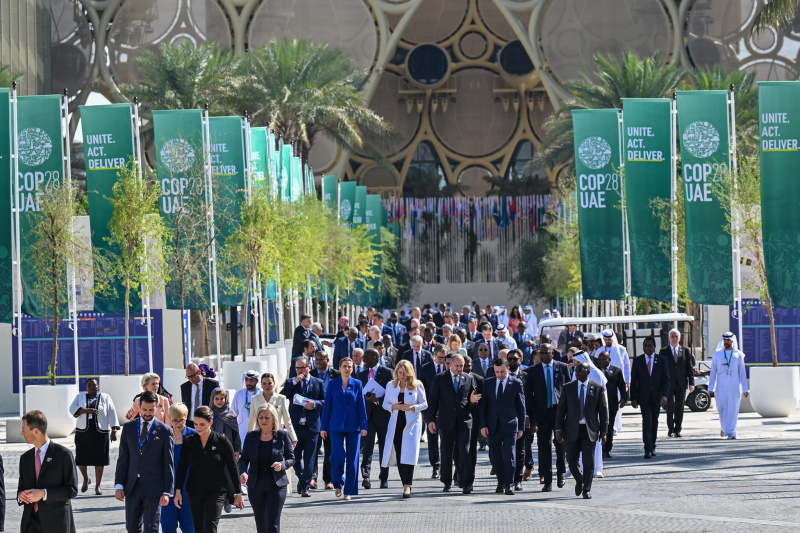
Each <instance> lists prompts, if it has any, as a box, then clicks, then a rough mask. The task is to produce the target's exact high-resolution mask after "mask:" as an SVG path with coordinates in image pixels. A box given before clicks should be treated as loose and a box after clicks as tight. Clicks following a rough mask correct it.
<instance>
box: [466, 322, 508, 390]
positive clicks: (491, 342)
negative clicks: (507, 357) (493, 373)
mask: <svg viewBox="0 0 800 533" xmlns="http://www.w3.org/2000/svg"><path fill="white" fill-rule="evenodd" d="M493 332H494V330H493V329H492V326H491V324H488V323H484V324H483V325H482V326H481V338H480V339H478V340H477V341H475V348H474V349H475V352H474V353H473V355H472V359H473V361H475V362H476V363H481V364H476V365H475V371H476V372H479V373H481V375H482V376H483V377H484V378H486V377H487V375H486V374H487V373H489V372H490V370H489V369H490V367H491V364H490V363H491V362H492V361H494V360H495V358H497V357H498V356H499V355H500V349H501V348H500V344H501V342H500V340H499V339H496V338H495V337H494V336H492V333H493ZM481 345H486V346H488V347H489V354H488V355H487V356H486V358H487V359H488V360H487V361H486V363H487V364H486V373H484V369H483V366H484V365H483V361H478V359H479V358H480V353H479V352H478V348H480V347H481ZM478 367H480V368H478Z"/></svg>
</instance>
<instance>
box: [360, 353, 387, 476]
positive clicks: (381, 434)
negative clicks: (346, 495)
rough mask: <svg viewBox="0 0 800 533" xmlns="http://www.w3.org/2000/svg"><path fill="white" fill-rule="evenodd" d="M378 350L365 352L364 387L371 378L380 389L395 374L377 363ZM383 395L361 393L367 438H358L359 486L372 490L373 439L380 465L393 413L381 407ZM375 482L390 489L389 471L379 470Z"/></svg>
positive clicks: (362, 378)
mask: <svg viewBox="0 0 800 533" xmlns="http://www.w3.org/2000/svg"><path fill="white" fill-rule="evenodd" d="M378 358H379V355H378V351H377V350H375V349H373V348H370V349H369V350H367V351H365V352H364V366H365V367H366V369H365V370H364V371H363V372H361V373H360V374H359V375H358V379H359V380H361V384H362V385H364V386H365V387H366V386H367V383H369V380H370V379H373V380H375V383H377V384H378V385H380V386H381V387H383V389H384V392H385V390H386V385H388V384H389V382H390V381H392V378H393V377H394V372H392V371H391V369H389V368H387V367H385V366H381V365H379V364H378ZM383 396H384V395H383V394H381V396H376V395H375V393H374V392H367V393H365V394H364V401H365V403H366V404H367V435H366V436H365V437H364V438H363V439H361V454H362V457H361V477H362V482H361V485H362V486H363V487H364V488H365V489H369V488H372V482H371V481H370V479H369V478H370V475H371V473H372V456H373V454H374V452H375V438H376V437H377V439H378V459H379V461H378V464H379V465H380V464H381V463H382V462H383V450H384V446H385V444H386V431H387V430H388V429H389V419H390V418H391V416H392V414H391V413H390V412H389V411H387V410H386V409H384V408H383ZM378 479H379V481H380V483H381V488H382V489H385V488H388V487H389V481H388V480H389V469H388V468H381V471H380V474H379V475H378Z"/></svg>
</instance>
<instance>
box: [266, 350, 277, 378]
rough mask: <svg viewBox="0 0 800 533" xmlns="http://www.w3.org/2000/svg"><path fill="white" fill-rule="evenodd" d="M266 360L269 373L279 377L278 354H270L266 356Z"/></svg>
mask: <svg viewBox="0 0 800 533" xmlns="http://www.w3.org/2000/svg"><path fill="white" fill-rule="evenodd" d="M264 360H265V361H266V362H267V372H269V373H270V374H272V375H273V376H277V375H278V354H276V353H268V354H267V355H265V356H264Z"/></svg>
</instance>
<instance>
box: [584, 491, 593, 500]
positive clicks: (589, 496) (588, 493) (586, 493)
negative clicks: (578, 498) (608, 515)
mask: <svg viewBox="0 0 800 533" xmlns="http://www.w3.org/2000/svg"><path fill="white" fill-rule="evenodd" d="M583 499H584V500H591V499H592V493H591V491H588V490H585V491H583Z"/></svg>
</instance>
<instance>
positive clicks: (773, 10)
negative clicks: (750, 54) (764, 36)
mask: <svg viewBox="0 0 800 533" xmlns="http://www.w3.org/2000/svg"><path fill="white" fill-rule="evenodd" d="M798 7H800V0H769V2H767V4H766V5H765V6H764V7H762V8H761V11H759V12H758V13H757V14H756V17H755V18H754V19H753V26H752V27H751V28H750V35H751V36H752V35H758V34H760V33H761V32H762V31H764V30H766V29H769V28H775V29H776V30H777V31H778V32H779V33H780V32H782V31H783V30H785V29H786V28H787V27H788V26H789V25H790V24H791V23H792V22H794V19H795V17H796V16H797V9H798Z"/></svg>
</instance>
